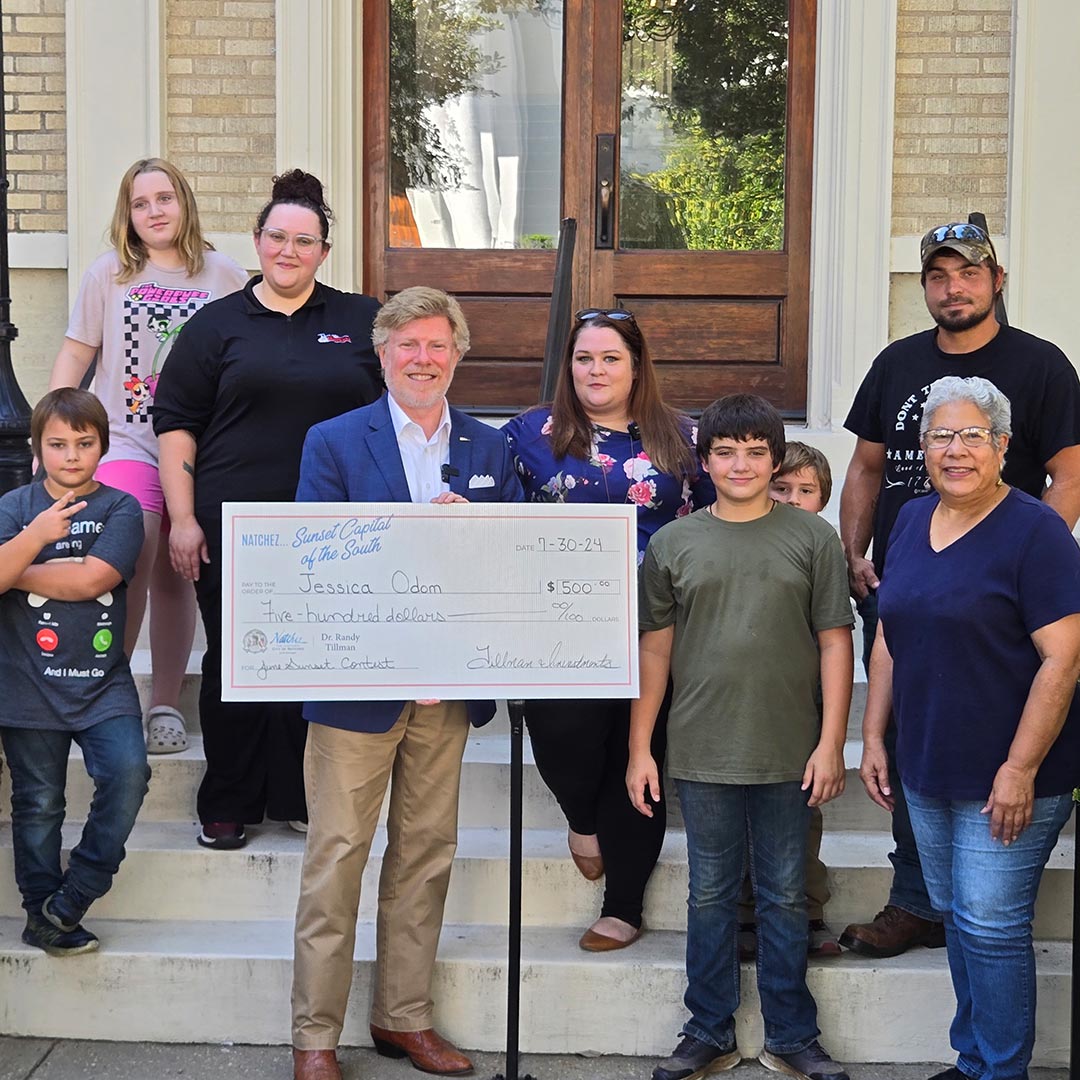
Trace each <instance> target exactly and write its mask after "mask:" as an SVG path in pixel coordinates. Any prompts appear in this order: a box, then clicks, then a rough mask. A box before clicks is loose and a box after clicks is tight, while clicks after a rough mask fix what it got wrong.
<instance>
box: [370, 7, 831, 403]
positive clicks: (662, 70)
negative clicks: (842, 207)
mask: <svg viewBox="0 0 1080 1080" xmlns="http://www.w3.org/2000/svg"><path fill="white" fill-rule="evenodd" d="M815 22H816V0H695V2H694V3H690V2H689V0H622V2H620V0H367V3H366V4H365V8H364V56H365V68H364V73H363V76H364V77H363V86H364V92H363V101H364V144H365V156H364V160H365V169H364V176H363V196H364V211H365V225H366V230H365V241H366V251H365V259H364V266H365V281H364V287H365V290H366V291H368V292H371V293H373V294H374V295H377V296H380V297H383V298H385V297H387V296H389V295H391V294H393V293H395V292H398V291H400V290H401V289H403V288H406V287H408V286H410V285H417V284H426V285H434V286H437V287H440V288H443V289H446V290H447V291H449V292H452V293H454V294H455V295H456V296H457V297H458V298H459V300H460V301H461V303H462V306H463V308H464V309H465V312H466V315H467V317H468V320H469V325H470V330H471V333H472V349H471V352H470V355H469V357H468V358H467V360H466V362H464V363H463V364H462V365H461V367H460V368H459V370H458V374H457V376H456V378H455V381H454V385H453V389H452V393H451V399H452V401H453V402H454V403H455V404H458V405H462V406H465V407H468V408H472V409H476V410H479V411H492V412H495V411H505V412H513V411H517V410H518V409H520V408H523V407H525V406H528V405H532V404H535V403H536V402H537V400H538V390H539V384H540V371H541V364H542V359H543V349H544V341H545V337H546V333H547V322H548V308H549V298H550V295H551V290H552V279H553V273H554V270H555V261H556V258H555V251H554V246H555V244H556V243H557V239H558V231H559V222H560V220H561V219H562V218H564V217H572V218H574V219H576V221H577V243H576V246H575V251H574V258H573V273H572V288H573V301H574V307H575V308H584V307H601V308H609V307H625V308H628V309H630V310H631V311H633V312H634V313H635V316H636V318H637V320H638V323H639V325H640V326H641V328H642V330H643V331H644V333H645V337H646V340H647V341H648V344H649V348H650V352H651V354H652V356H653V359H654V360H655V361H656V362H657V364H658V370H659V373H660V379H661V384H662V386H663V389H664V394H665V398H666V400H668V401H669V402H670V403H671V404H673V405H676V406H679V407H682V408H686V409H690V410H696V409H700V408H702V407H704V406H705V405H706V404H708V403H709V402H710V401H712V400H713V399H714V398H716V397H717V396H719V395H721V394H724V393H730V392H735V391H751V392H755V393H760V394H762V395H764V396H765V397H767V398H768V399H769V400H770V401H772V402H773V403H774V404H775V405H776V406H777V407H778V408H780V409H781V410H782V411H783V412H784V413H785V415H786V416H789V417H792V418H796V417H800V416H802V415H803V414H804V410H805V401H806V354H807V341H808V321H809V250H810V243H809V242H810V200H811V188H812V163H813V102H814V55H815Z"/></svg>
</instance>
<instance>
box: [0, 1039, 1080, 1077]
mask: <svg viewBox="0 0 1080 1080" xmlns="http://www.w3.org/2000/svg"><path fill="white" fill-rule="evenodd" d="M471 1056H472V1058H473V1061H474V1063H475V1065H476V1077H477V1078H478V1080H487V1078H489V1077H492V1076H494V1075H495V1074H496V1073H500V1072H502V1071H503V1070H504V1068H505V1062H504V1060H503V1056H502V1055H501V1054H488V1053H484V1054H473V1055H471ZM339 1060H340V1061H341V1065H342V1072H343V1074H344V1077H345V1080H413V1078H415V1077H417V1076H419V1075H420V1074H418V1073H417V1072H416V1071H415V1070H413V1069H411V1068H409V1067H408V1065H406V1064H405V1063H403V1062H401V1061H392V1060H389V1059H387V1058H381V1057H379V1056H378V1055H377V1054H375V1052H374V1051H372V1050H363V1049H345V1050H342V1051H341V1053H340V1059H339ZM653 1064H654V1061H653V1059H652V1058H628V1057H613V1056H612V1057H595V1058H588V1057H580V1056H576V1055H575V1056H568V1055H557V1056H556V1055H535V1054H527V1055H525V1056H524V1057H523V1058H522V1059H521V1061H520V1063H519V1069H518V1075H519V1078H523V1077H524V1076H525V1075H526V1073H528V1074H530V1075H531V1076H533V1077H534V1080H648V1077H649V1076H650V1074H651V1072H652V1067H653ZM943 1067H944V1066H943V1065H941V1064H923V1065H882V1064H870V1065H849V1066H848V1072H849V1073H850V1074H851V1080H926V1078H927V1077H929V1076H932V1075H933V1074H934V1073H935V1072H938V1071H939V1070H940V1069H942V1068H943ZM724 1075H725V1076H730V1077H731V1080H766V1077H770V1078H773V1080H775V1077H776V1073H771V1072H769V1071H768V1070H767V1069H765V1068H764V1067H763V1066H761V1065H759V1064H758V1063H757V1062H756V1061H745V1062H743V1063H742V1064H741V1065H740V1066H739V1067H738V1068H737V1069H734V1070H732V1071H731V1072H729V1073H725V1074H724ZM291 1076H292V1070H291V1069H290V1067H289V1051H288V1049H287V1048H286V1047H282V1046H208V1045H205V1044H200V1045H194V1046H176V1045H167V1044H166V1045H163V1044H160V1043H105V1042H77V1041H53V1040H49V1039H11V1038H6V1039H5V1038H0V1080H169V1078H172V1077H184V1078H185V1080H187V1078H191V1077H198V1080H290V1078H291ZM1031 1080H1066V1073H1065V1070H1064V1069H1032V1070H1031Z"/></svg>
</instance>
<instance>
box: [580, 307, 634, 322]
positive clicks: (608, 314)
mask: <svg viewBox="0 0 1080 1080" xmlns="http://www.w3.org/2000/svg"><path fill="white" fill-rule="evenodd" d="M601 318H602V319H614V320H615V322H622V321H623V320H624V319H625V320H626V321H628V322H633V321H634V313H633V312H632V311H627V310H626V309H625V308H582V309H581V310H580V311H579V312H578V313H577V314H576V315H575V316H574V321H575V322H588V321H589V320H590V319H601Z"/></svg>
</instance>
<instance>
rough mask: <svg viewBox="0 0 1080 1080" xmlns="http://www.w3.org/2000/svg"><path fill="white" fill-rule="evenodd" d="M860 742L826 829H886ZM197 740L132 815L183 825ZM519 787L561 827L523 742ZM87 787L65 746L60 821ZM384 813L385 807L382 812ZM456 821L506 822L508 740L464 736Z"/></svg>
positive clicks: (2, 802)
mask: <svg viewBox="0 0 1080 1080" xmlns="http://www.w3.org/2000/svg"><path fill="white" fill-rule="evenodd" d="M861 754H862V743H861V742H859V741H857V740H849V741H848V744H847V746H846V747H845V750H844V756H845V760H846V763H847V766H848V772H847V787H846V789H845V791H844V793H843V795H841V796H840V798H839V799H836V800H834V801H833V802H831V803H829V804H828V805H827V806H826V807H825V808H824V813H825V821H826V827H827V828H828V829H850V830H858V831H873V830H879V831H887V830H888V829H889V816H888V814H887V813H886V812H885V811H884V810H882V809H881V808H880V807H878V806H876V805H875V804H874V803H872V802H871V801H870V800H869V799H868V798H867V797H866V794H865V792H864V791H863V787H862V783H861V782H860V780H859V776H858V767H859V758H860V756H861ZM205 760H206V759H205V756H204V754H203V745H202V737H201V735H199V734H196V733H193V734H192V735H191V736H190V739H189V746H188V748H187V750H184V751H182V752H181V753H179V754H151V755H150V767H151V769H152V777H151V780H150V791H149V793H148V794H147V796H146V800H145V801H144V803H143V808H142V811H141V813H140V820H142V821H185V820H193V819H194V816H195V795H196V792H197V791H198V787H199V782H200V781H201V779H202V774H203V769H204V767H205ZM524 760H525V769H524V777H523V779H524V787H523V802H522V809H523V814H524V822H525V827H526V828H540V829H544V828H551V829H554V828H558V827H560V826H565V820H564V819H563V816H562V812H561V811H560V809H559V807H558V804H557V803H556V802H555V799H554V797H553V796H552V794H551V792H550V791H548V789H547V787H546V786H545V785H544V782H543V780H541V778H540V775H539V773H538V772H537V770H536V766H535V765H534V763H533V756H532V748H531V747H530V745H529V741H528V738H526V740H525V744H524ZM667 789H668V818H669V825H671V826H672V827H676V828H677V827H681V824H682V814H681V812H680V810H679V800H678V796H677V794H676V791H675V785H674V784H672V783H669V784H668V785H667ZM92 794H93V785H92V783H91V781H90V778H89V777H88V776H87V775H86V771H85V769H84V768H83V767H82V755H81V752H80V751H79V749H78V747H73V748H72V755H71V766H70V768H69V771H68V786H67V801H68V817H69V819H71V820H75V821H81V820H84V819H85V817H86V812H87V808H88V807H89V805H90V799H91V796H92ZM384 814H385V807H384ZM9 819H10V778H9V777H8V775H7V774H6V772H5V774H4V776H3V777H0V821H7V820H9ZM459 821H460V824H461V825H462V826H463V827H466V828H483V827H490V826H495V827H501V828H505V827H506V826H508V825H509V823H510V737H509V734H507V733H499V732H489V731H488V730H487V729H486V728H482V729H480V731H479V732H477V733H476V734H474V735H473V736H471V738H470V739H469V742H468V744H467V746H466V750H465V760H464V767H463V769H462V777H461V803H460V810H459Z"/></svg>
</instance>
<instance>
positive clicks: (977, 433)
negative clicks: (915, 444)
mask: <svg viewBox="0 0 1080 1080" xmlns="http://www.w3.org/2000/svg"><path fill="white" fill-rule="evenodd" d="M957 435H959V436H960V441H961V442H962V443H963V444H964V445H965V446H971V447H976V446H989V445H990V443H991V442H993V439H994V432H993V431H992V430H991V429H990V428H988V427H966V428H961V429H960V430H959V431H953V430H951V429H950V428H933V429H932V430H930V431H928V432H927V433H926V434H925V435H924V436H923V437H922V441H923V446H925V447H926V449H927V450H945V449H946V448H947V447H950V446H952V441H953V439H955V438H956V436H957Z"/></svg>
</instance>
